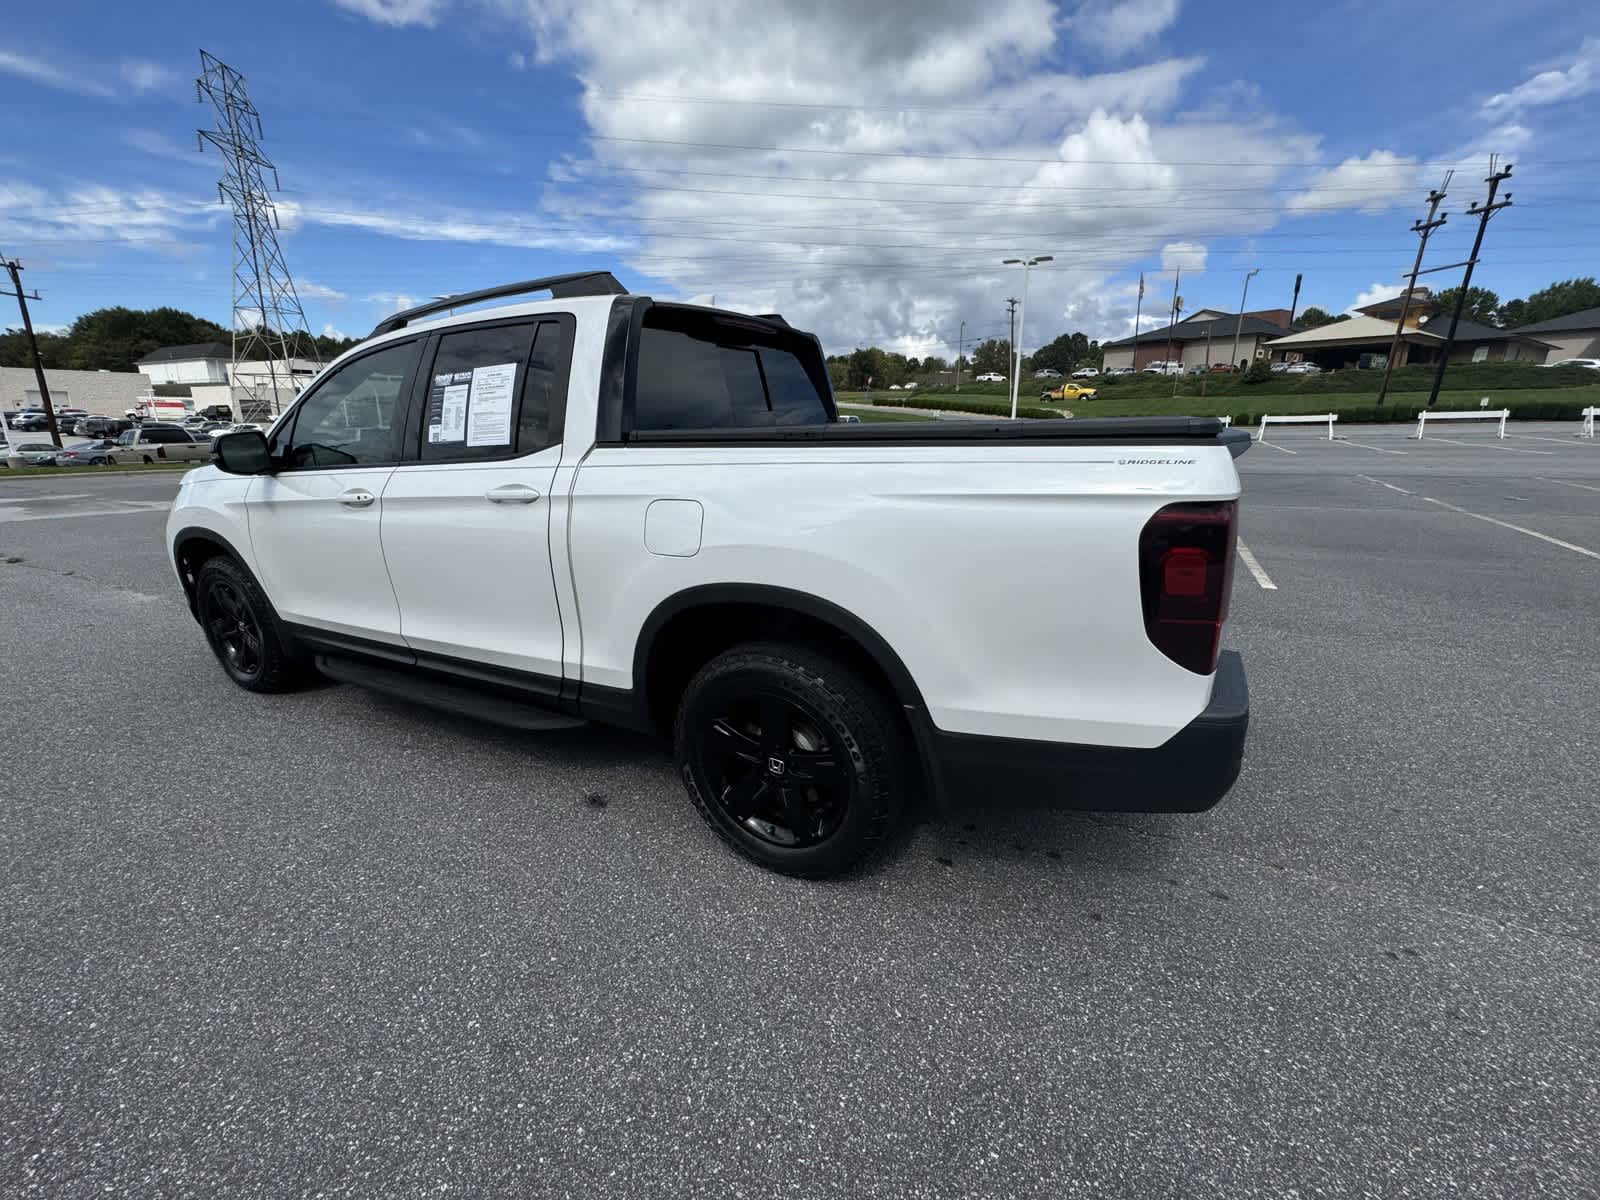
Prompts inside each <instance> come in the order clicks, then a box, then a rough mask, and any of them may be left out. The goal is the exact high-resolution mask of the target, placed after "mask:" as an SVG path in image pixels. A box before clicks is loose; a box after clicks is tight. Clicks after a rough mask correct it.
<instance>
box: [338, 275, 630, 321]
mask: <svg viewBox="0 0 1600 1200" xmlns="http://www.w3.org/2000/svg"><path fill="white" fill-rule="evenodd" d="M627 291H628V289H627V288H625V287H623V286H622V284H620V283H618V282H617V277H616V276H615V275H613V274H612V273H611V272H610V271H575V272H573V273H572V274H570V275H547V276H546V277H545V278H543V279H524V280H523V281H522V282H521V283H503V284H501V285H500V286H499V287H492V288H483V289H482V290H481V291H476V292H462V293H460V294H459V295H456V296H443V297H440V298H439V299H438V300H430V301H429V302H428V303H426V304H419V305H417V307H415V308H408V309H406V310H405V311H404V312H397V313H395V314H394V316H392V317H385V318H384V319H383V320H381V321H379V322H378V323H377V325H375V326H374V327H373V330H372V333H371V334H369V335H368V336H370V337H377V336H378V335H379V334H380V333H393V332H394V331H395V330H396V329H404V328H405V327H406V326H407V325H409V324H411V323H412V322H413V321H420V320H421V319H422V318H423V317H429V316H432V315H433V314H434V313H438V312H446V311H448V310H449V309H452V308H465V307H466V306H467V305H469V304H480V303H482V302H483V301H485V300H498V299H500V298H501V297H503V296H523V295H526V294H528V293H529V292H549V293H550V295H551V297H552V298H554V299H556V300H565V299H566V298H567V297H568V296H622V295H626V294H627Z"/></svg>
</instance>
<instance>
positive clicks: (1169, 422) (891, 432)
mask: <svg viewBox="0 0 1600 1200" xmlns="http://www.w3.org/2000/svg"><path fill="white" fill-rule="evenodd" d="M1224 434H1227V435H1228V436H1226V437H1224V436H1223V435H1224ZM1249 437H1250V435H1249V434H1248V433H1247V432H1246V431H1244V430H1242V429H1241V430H1230V429H1228V428H1227V426H1225V425H1223V423H1222V422H1221V421H1220V420H1219V419H1217V418H1216V417H1086V418H1081V419H1080V418H1065V417H1063V418H1040V419H1038V420H1017V421H927V422H922V421H895V422H893V423H887V422H886V423H883V424H866V423H863V424H860V425H856V424H839V425H779V426H770V425H768V426H751V427H747V428H739V429H636V430H634V431H632V432H631V433H630V434H628V438H627V440H628V441H629V442H631V443H634V444H636V445H657V446H659V445H668V446H694V445H710V446H728V445H752V446H755V445H768V446H769V445H771V444H772V443H774V442H829V443H837V444H844V445H884V444H885V443H887V444H890V445H900V446H903V445H921V444H942V443H945V442H1042V443H1044V444H1047V445H1048V444H1052V443H1062V444H1065V443H1076V442H1099V443H1121V444H1130V445H1132V444H1138V445H1149V444H1155V443H1162V442H1169V443H1170V442H1194V441H1199V442H1214V441H1218V440H1222V441H1223V442H1224V443H1226V444H1229V449H1230V450H1232V444H1231V443H1233V442H1236V441H1237V442H1240V443H1244V442H1247V441H1248V440H1249ZM1237 453H1238V452H1235V456H1236V457H1237Z"/></svg>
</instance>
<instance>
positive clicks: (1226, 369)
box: [1211, 363, 1233, 375]
mask: <svg viewBox="0 0 1600 1200" xmlns="http://www.w3.org/2000/svg"><path fill="white" fill-rule="evenodd" d="M1232 371H1233V364H1232V363H1212V364H1211V373H1212V374H1213V375H1227V374H1230V373H1232Z"/></svg>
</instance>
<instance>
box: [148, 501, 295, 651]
mask: <svg viewBox="0 0 1600 1200" xmlns="http://www.w3.org/2000/svg"><path fill="white" fill-rule="evenodd" d="M190 542H207V543H209V544H210V545H213V546H215V547H216V548H217V550H218V551H219V552H220V553H223V554H226V555H227V556H228V557H229V558H230V559H232V560H233V564H234V565H235V566H236V567H238V568H239V570H241V571H243V572H244V573H245V574H246V575H247V576H249V577H250V581H251V582H252V583H254V584H255V585H256V589H257V590H258V591H259V592H260V593H261V594H262V595H263V596H265V597H266V600H267V619H268V620H270V621H271V622H272V626H273V631H274V632H275V633H276V634H277V635H278V639H279V641H281V642H283V643H284V644H285V645H291V646H292V645H295V638H294V635H293V634H292V633H291V632H290V630H289V627H288V626H287V625H286V624H285V623H284V620H283V618H282V617H280V616H279V615H278V610H277V609H276V608H274V607H273V606H272V597H270V596H267V589H266V588H264V587H262V586H261V580H259V579H257V578H256V573H255V572H254V571H252V570H251V569H250V567H249V564H247V563H246V562H245V561H244V555H242V554H240V553H239V551H238V549H237V548H236V547H235V546H234V545H233V543H232V542H230V541H228V539H227V538H225V537H223V536H222V535H221V534H220V533H217V532H216V531H215V530H212V529H207V528H206V527H205V526H204V525H186V526H184V527H183V528H182V529H180V530H178V532H177V533H176V534H174V535H173V538H172V557H173V560H174V562H175V563H178V564H179V569H178V579H179V581H180V582H181V583H182V584H183V595H184V599H185V600H187V601H188V604H189V614H190V615H191V616H192V617H194V619H195V620H196V621H198V620H199V619H200V613H199V609H198V599H197V597H196V596H195V594H194V587H193V585H192V583H191V582H190V580H189V578H188V576H187V575H185V574H184V571H183V569H182V565H181V564H182V555H183V547H184V546H185V545H186V544H187V543H190Z"/></svg>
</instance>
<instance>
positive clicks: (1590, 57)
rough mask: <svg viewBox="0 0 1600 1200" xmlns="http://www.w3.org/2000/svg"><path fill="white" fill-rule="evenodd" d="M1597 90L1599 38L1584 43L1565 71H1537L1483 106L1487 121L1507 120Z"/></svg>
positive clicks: (1598, 85)
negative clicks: (1518, 114) (1533, 109)
mask: <svg viewBox="0 0 1600 1200" xmlns="http://www.w3.org/2000/svg"><path fill="white" fill-rule="evenodd" d="M1596 89H1600V38H1593V37H1588V38H1584V39H1583V45H1582V46H1580V47H1579V48H1578V53H1577V54H1576V56H1574V58H1573V60H1572V62H1571V63H1570V64H1569V65H1567V66H1566V67H1562V68H1558V69H1554V70H1549V71H1540V72H1539V73H1538V74H1537V75H1534V76H1531V77H1530V78H1528V79H1526V80H1524V81H1523V82H1522V83H1519V84H1518V85H1517V86H1516V87H1514V88H1512V89H1511V90H1510V91H1509V92H1499V93H1497V94H1495V95H1493V96H1490V97H1489V98H1488V99H1487V100H1485V101H1484V102H1483V112H1484V115H1485V116H1489V117H1503V116H1509V115H1511V114H1513V113H1517V112H1520V111H1522V110H1523V109H1525V108H1538V107H1541V106H1543V105H1546V104H1558V103H1560V102H1561V101H1563V100H1575V99H1577V98H1578V97H1580V96H1587V95H1588V94H1589V93H1590V92H1593V91H1595V90H1596Z"/></svg>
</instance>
